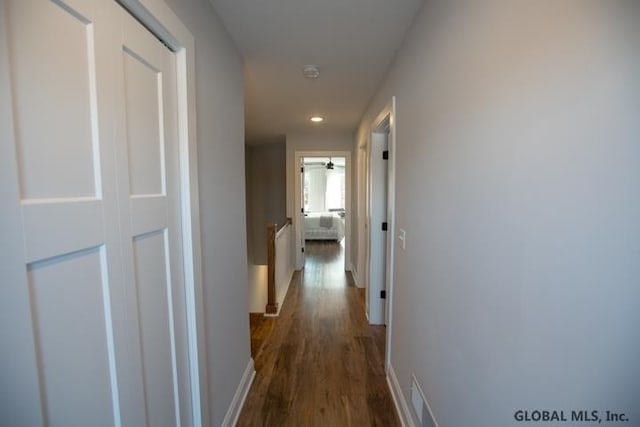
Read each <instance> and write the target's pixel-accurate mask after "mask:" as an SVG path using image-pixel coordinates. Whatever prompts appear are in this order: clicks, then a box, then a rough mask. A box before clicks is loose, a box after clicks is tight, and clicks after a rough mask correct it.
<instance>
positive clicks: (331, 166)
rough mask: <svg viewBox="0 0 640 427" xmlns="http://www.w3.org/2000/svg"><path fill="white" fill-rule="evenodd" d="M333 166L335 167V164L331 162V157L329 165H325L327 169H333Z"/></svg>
mask: <svg viewBox="0 0 640 427" xmlns="http://www.w3.org/2000/svg"><path fill="white" fill-rule="evenodd" d="M333 166H334V164H333V162H332V161H331V157H329V163H327V164H326V165H325V167H326V168H327V169H333Z"/></svg>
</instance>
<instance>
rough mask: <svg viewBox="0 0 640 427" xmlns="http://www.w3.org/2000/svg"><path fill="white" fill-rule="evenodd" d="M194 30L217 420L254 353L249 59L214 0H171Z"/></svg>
mask: <svg viewBox="0 0 640 427" xmlns="http://www.w3.org/2000/svg"><path fill="white" fill-rule="evenodd" d="M166 3H167V4H168V5H169V6H170V7H171V8H172V9H173V11H174V12H175V13H176V15H178V16H179V17H180V19H181V20H182V22H183V23H184V24H185V25H186V26H187V27H188V28H189V30H190V31H191V33H192V34H193V36H194V37H195V45H196V52H195V58H196V93H197V100H196V107H197V124H198V129H197V131H198V135H197V136H198V159H199V161H198V168H199V185H200V204H201V207H200V220H201V230H202V256H203V262H202V265H203V270H204V271H203V278H204V299H205V301H204V306H205V311H206V323H207V325H206V334H207V351H208V360H209V363H208V374H209V398H210V402H209V409H210V412H211V414H210V421H211V425H215V426H218V425H220V424H221V423H222V420H223V419H224V416H225V414H226V412H227V409H228V407H229V404H230V403H231V399H232V398H233V395H234V393H235V391H236V389H237V387H238V384H239V383H240V380H241V377H242V374H243V372H244V370H245V368H246V367H247V364H248V362H249V360H250V348H249V318H248V315H247V312H248V305H247V300H248V296H247V249H246V235H245V227H246V223H245V197H244V195H245V181H244V180H245V175H244V120H243V116H244V106H243V96H244V94H243V61H242V57H241V56H240V54H239V53H238V51H237V49H236V48H235V46H234V45H233V43H232V42H231V40H230V38H229V36H228V35H227V32H226V31H225V29H224V28H223V26H222V24H221V22H220V20H219V19H218V17H217V16H216V15H215V13H214V11H213V8H212V6H211V4H210V3H209V2H208V1H207V0H193V1H189V2H184V1H179V0H166Z"/></svg>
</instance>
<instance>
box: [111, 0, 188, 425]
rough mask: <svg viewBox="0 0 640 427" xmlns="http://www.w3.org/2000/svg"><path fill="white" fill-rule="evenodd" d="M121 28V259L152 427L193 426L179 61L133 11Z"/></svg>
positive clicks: (118, 143) (118, 50)
mask: <svg viewBox="0 0 640 427" xmlns="http://www.w3.org/2000/svg"><path fill="white" fill-rule="evenodd" d="M122 29H123V31H122V38H121V40H120V42H119V43H118V44H117V46H116V49H115V50H114V54H115V55H117V58H114V61H113V63H114V64H118V70H117V72H116V73H114V77H115V78H116V79H117V80H118V81H117V86H118V87H120V88H121V90H119V91H117V93H118V94H119V95H120V96H119V98H118V100H117V104H118V105H120V106H121V108H119V109H118V112H119V113H120V114H119V116H118V118H119V123H120V126H118V129H120V130H121V132H120V134H119V135H118V137H117V138H116V152H117V156H116V157H117V165H118V167H117V175H118V199H119V200H118V205H119V206H120V212H119V213H120V223H121V241H122V253H123V258H124V272H125V280H126V281H127V289H128V290H130V291H131V292H132V294H131V295H130V296H129V298H128V299H127V300H128V301H129V302H132V301H136V304H135V305H133V304H131V305H130V306H129V307H128V313H130V315H132V316H135V317H136V318H135V320H134V321H132V324H134V323H137V334H138V341H139V343H138V346H139V349H140V361H141V367H140V368H141V372H142V374H143V386H144V394H145V398H146V399H145V401H146V416H147V420H148V423H149V425H152V426H170V425H178V424H180V422H181V419H182V421H184V423H185V424H189V423H190V420H189V411H188V407H189V406H190V401H189V399H188V398H187V396H188V392H189V387H188V366H187V352H186V348H187V339H186V322H185V318H186V317H185V310H184V307H185V300H184V295H185V292H184V280H183V277H184V273H183V264H182V259H183V257H182V240H181V236H182V231H181V221H180V164H179V152H178V137H177V106H176V104H177V102H176V91H177V90H176V62H175V56H174V54H173V53H172V52H171V51H169V50H168V49H167V47H165V46H164V45H163V44H162V43H160V41H158V40H157V39H156V38H155V37H154V36H153V35H152V34H151V33H149V32H148V31H147V30H146V29H145V28H143V27H142V26H141V25H140V24H139V23H138V22H137V21H136V20H134V19H133V18H132V17H131V16H129V15H127V14H126V13H123V14H122ZM180 396H182V397H183V399H182V402H181V401H180ZM181 407H182V408H184V409H183V411H182V412H183V413H182V414H181Z"/></svg>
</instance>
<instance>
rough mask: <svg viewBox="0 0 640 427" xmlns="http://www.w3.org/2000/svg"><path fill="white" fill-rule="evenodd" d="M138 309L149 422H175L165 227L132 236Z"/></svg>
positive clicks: (158, 423) (162, 423) (153, 424)
mask: <svg viewBox="0 0 640 427" xmlns="http://www.w3.org/2000/svg"><path fill="white" fill-rule="evenodd" d="M133 247H134V261H135V273H136V289H137V293H138V305H139V307H138V312H139V313H140V314H139V316H140V329H141V334H140V335H141V337H142V357H143V362H144V363H143V369H144V383H145V390H146V394H147V417H148V421H149V425H152V426H163V425H167V426H169V425H174V423H175V408H174V394H175V393H176V390H175V388H174V386H175V385H174V377H173V374H172V373H173V355H172V350H171V349H172V347H173V346H172V343H171V335H170V330H171V319H170V316H169V310H170V303H169V295H170V290H171V288H170V286H171V281H170V279H169V278H170V274H169V271H170V267H169V253H168V247H167V234H166V232H165V231H160V232H154V233H151V234H146V235H142V236H140V237H136V238H134V241H133Z"/></svg>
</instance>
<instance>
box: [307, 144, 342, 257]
mask: <svg viewBox="0 0 640 427" xmlns="http://www.w3.org/2000/svg"><path fill="white" fill-rule="evenodd" d="M345 167H346V158H345V157H332V156H329V157H303V158H302V179H301V186H302V195H301V196H302V205H303V218H302V226H303V233H304V240H305V243H304V245H305V250H306V251H307V253H310V252H311V251H313V253H325V254H331V263H332V264H336V265H337V264H339V265H340V268H341V269H342V265H344V237H345V216H346V202H345V196H346V179H345ZM312 262H315V259H314V260H313V261H312ZM308 263H309V258H308V257H307V256H305V266H306V265H307V264H308Z"/></svg>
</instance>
